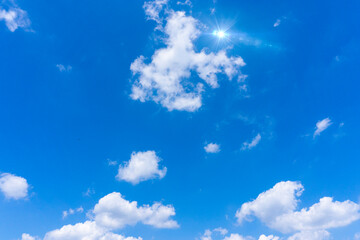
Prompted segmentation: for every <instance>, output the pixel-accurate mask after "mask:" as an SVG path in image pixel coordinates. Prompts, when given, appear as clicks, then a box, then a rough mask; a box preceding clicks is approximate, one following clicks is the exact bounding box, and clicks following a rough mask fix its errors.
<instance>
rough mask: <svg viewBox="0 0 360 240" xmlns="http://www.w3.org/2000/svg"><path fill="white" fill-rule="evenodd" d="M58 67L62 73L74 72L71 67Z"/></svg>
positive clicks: (58, 65) (57, 65)
mask: <svg viewBox="0 0 360 240" xmlns="http://www.w3.org/2000/svg"><path fill="white" fill-rule="evenodd" d="M56 67H57V68H58V69H59V71H60V72H70V71H71V70H72V66H70V65H67V66H64V65H63V64H56Z"/></svg>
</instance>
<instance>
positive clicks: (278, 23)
mask: <svg viewBox="0 0 360 240" xmlns="http://www.w3.org/2000/svg"><path fill="white" fill-rule="evenodd" d="M280 24H281V20H280V19H277V20H276V22H275V23H274V27H278V26H280Z"/></svg>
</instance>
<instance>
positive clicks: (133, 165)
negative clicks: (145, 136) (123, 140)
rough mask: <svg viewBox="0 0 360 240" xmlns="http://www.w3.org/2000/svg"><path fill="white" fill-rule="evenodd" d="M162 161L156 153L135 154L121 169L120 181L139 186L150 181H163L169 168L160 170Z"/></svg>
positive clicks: (118, 177)
mask: <svg viewBox="0 0 360 240" xmlns="http://www.w3.org/2000/svg"><path fill="white" fill-rule="evenodd" d="M160 161H161V159H160V158H159V157H158V156H156V153H155V152H154V151H146V152H133V153H132V154H131V158H130V160H129V161H128V162H126V163H125V164H124V165H121V166H120V167H119V171H118V175H117V176H116V177H117V179H118V180H123V181H126V182H130V183H132V184H138V183H139V182H142V181H146V180H149V179H155V178H159V179H162V178H163V177H165V175H166V171H167V168H166V167H163V168H162V169H160V168H159V162H160Z"/></svg>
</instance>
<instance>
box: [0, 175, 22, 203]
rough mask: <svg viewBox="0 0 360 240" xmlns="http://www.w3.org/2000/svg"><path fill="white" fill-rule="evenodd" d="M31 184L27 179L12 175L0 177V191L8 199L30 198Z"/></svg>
mask: <svg viewBox="0 0 360 240" xmlns="http://www.w3.org/2000/svg"><path fill="white" fill-rule="evenodd" d="M28 189H29V184H28V183H27V181H26V179H25V178H22V177H18V176H15V175H13V174H10V173H3V174H1V175H0V191H1V192H2V193H3V194H4V195H5V197H6V198H8V199H15V200H18V199H22V198H26V197H27V196H28Z"/></svg>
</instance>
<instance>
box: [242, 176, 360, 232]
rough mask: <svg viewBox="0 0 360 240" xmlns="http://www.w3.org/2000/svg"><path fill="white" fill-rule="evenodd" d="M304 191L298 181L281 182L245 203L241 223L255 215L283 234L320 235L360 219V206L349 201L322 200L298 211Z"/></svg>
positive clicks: (325, 198)
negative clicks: (313, 233) (320, 232)
mask: <svg viewBox="0 0 360 240" xmlns="http://www.w3.org/2000/svg"><path fill="white" fill-rule="evenodd" d="M303 190H304V188H303V186H302V185H301V184H300V183H298V182H291V181H287V182H280V183H277V184H276V185H275V186H274V187H273V188H271V189H270V190H267V191H265V192H263V193H261V194H260V195H259V196H258V197H257V198H256V199H255V200H254V201H251V202H247V203H244V204H243V205H242V206H241V208H240V209H239V210H238V211H237V212H236V217H237V218H238V222H239V223H242V222H243V221H244V220H247V221H250V220H251V219H250V218H249V217H250V216H255V217H257V218H258V219H260V220H261V221H262V222H263V223H265V224H266V225H267V226H268V227H270V228H272V229H275V230H278V231H280V232H282V233H295V232H302V234H305V233H307V232H309V231H311V232H317V231H323V230H326V229H330V228H337V227H342V226H346V225H348V224H350V223H352V222H354V221H356V220H358V219H359V218H360V206H359V205H358V204H356V203H354V202H351V201H349V200H347V201H344V202H338V201H333V199H332V198H330V197H323V198H321V199H320V201H319V202H318V203H316V204H314V205H312V206H311V207H310V208H303V209H301V210H300V211H295V210H296V208H297V205H298V202H299V200H298V199H297V198H298V197H299V196H301V194H302V192H303Z"/></svg>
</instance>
